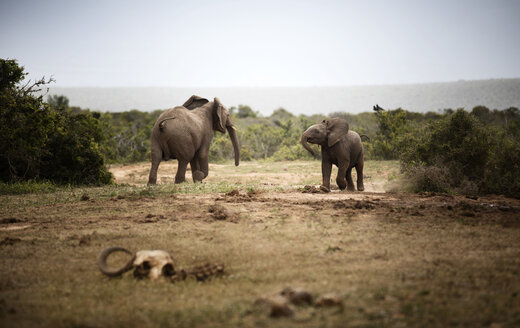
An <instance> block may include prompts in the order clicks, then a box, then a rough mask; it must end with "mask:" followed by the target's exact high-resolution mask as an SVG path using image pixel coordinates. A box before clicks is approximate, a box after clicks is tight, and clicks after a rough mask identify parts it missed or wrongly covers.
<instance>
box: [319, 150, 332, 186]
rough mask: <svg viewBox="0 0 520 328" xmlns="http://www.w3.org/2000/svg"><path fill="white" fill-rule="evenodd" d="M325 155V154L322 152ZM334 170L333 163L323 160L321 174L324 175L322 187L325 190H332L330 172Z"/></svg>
mask: <svg viewBox="0 0 520 328" xmlns="http://www.w3.org/2000/svg"><path fill="white" fill-rule="evenodd" d="M322 156H323V154H322ZM331 172H332V163H331V162H329V161H327V160H323V159H322V161H321V176H322V177H323V181H322V183H321V186H320V189H321V190H323V191H325V192H330V173H331Z"/></svg>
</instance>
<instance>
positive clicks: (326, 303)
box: [314, 293, 343, 308]
mask: <svg viewBox="0 0 520 328" xmlns="http://www.w3.org/2000/svg"><path fill="white" fill-rule="evenodd" d="M314 305H316V306H317V307H332V306H339V307H340V308H343V300H342V299H341V298H340V297H339V296H338V295H337V294H334V293H330V294H325V295H322V296H320V297H318V298H317V299H316V302H315V303H314Z"/></svg>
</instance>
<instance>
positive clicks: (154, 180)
mask: <svg viewBox="0 0 520 328" xmlns="http://www.w3.org/2000/svg"><path fill="white" fill-rule="evenodd" d="M154 184H157V178H155V179H153V178H150V179H148V185H154Z"/></svg>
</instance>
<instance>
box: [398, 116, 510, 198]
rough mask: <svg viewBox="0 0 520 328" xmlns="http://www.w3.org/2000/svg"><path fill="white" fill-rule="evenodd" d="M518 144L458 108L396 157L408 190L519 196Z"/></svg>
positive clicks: (433, 125) (414, 140)
mask: <svg viewBox="0 0 520 328" xmlns="http://www.w3.org/2000/svg"><path fill="white" fill-rule="evenodd" d="M519 154H520V144H519V141H517V140H516V139H515V138H514V137H512V136H507V135H506V134H505V132H504V131H502V132H499V131H498V130H497V129H495V128H490V127H485V126H484V125H483V124H482V123H481V122H480V121H479V120H478V119H477V118H476V117H475V116H474V115H472V114H469V113H467V112H466V111H464V110H462V109H459V110H457V111H455V112H454V113H453V114H451V115H447V116H445V117H444V118H443V119H441V120H438V121H435V122H433V123H430V124H429V125H428V126H427V128H426V129H425V130H424V133H423V135H422V136H420V137H415V138H411V139H409V141H408V142H407V143H406V147H405V148H404V152H403V154H402V156H401V164H402V168H403V170H404V172H405V174H406V175H407V176H408V177H409V178H410V180H411V181H412V183H413V189H414V191H442V192H451V191H454V192H459V193H463V194H474V193H500V194H507V195H519V194H520V182H519V181H520V173H519V172H520V170H519V165H520V164H519V163H520V155H519Z"/></svg>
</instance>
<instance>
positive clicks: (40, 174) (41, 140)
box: [0, 59, 112, 184]
mask: <svg viewBox="0 0 520 328" xmlns="http://www.w3.org/2000/svg"><path fill="white" fill-rule="evenodd" d="M23 70H24V69H23V67H20V66H18V64H17V62H16V61H15V60H5V59H0V180H1V181H3V182H18V181H27V180H31V181H42V180H49V181H52V182H56V183H63V184H106V183H110V182H111V181H112V176H111V174H110V173H109V172H108V171H107V169H106V168H105V165H104V159H103V155H102V152H101V150H100V147H101V145H102V144H103V143H104V135H103V133H102V131H101V128H100V124H99V122H98V120H97V119H96V118H95V117H94V116H93V115H92V114H91V113H90V112H88V111H80V113H73V112H72V111H69V110H68V108H66V106H68V101H64V99H61V98H59V97H58V98H51V106H50V105H49V104H47V103H45V102H44V101H43V99H42V98H43V97H42V96H41V95H40V96H37V94H38V92H39V91H41V89H42V88H43V87H44V86H45V85H46V84H47V83H49V82H50V81H51V80H49V81H45V80H44V79H41V80H39V81H36V82H35V83H34V84H32V85H28V84H26V85H23V86H21V82H22V80H23V78H24V77H25V76H26V73H24V72H23Z"/></svg>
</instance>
